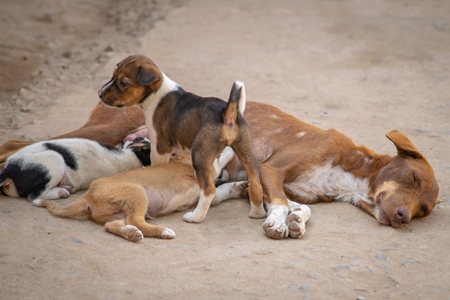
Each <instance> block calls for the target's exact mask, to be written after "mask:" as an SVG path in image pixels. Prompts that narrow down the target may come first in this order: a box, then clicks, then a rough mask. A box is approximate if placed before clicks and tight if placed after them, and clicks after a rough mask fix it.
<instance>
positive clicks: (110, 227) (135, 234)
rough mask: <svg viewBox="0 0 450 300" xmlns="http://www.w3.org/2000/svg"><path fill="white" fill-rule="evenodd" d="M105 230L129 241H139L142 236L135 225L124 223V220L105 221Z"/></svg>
mask: <svg viewBox="0 0 450 300" xmlns="http://www.w3.org/2000/svg"><path fill="white" fill-rule="evenodd" d="M105 230H106V231H108V232H110V233H112V234H115V235H118V236H120V237H123V238H124V239H126V240H129V241H131V242H139V241H140V240H142V239H143V238H144V235H143V234H142V231H140V230H139V229H138V228H137V227H136V226H133V225H126V224H125V221H124V220H114V221H111V222H107V223H106V224H105Z"/></svg>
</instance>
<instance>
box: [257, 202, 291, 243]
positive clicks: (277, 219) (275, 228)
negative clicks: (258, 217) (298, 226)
mask: <svg viewBox="0 0 450 300" xmlns="http://www.w3.org/2000/svg"><path fill="white" fill-rule="evenodd" d="M288 211H289V209H288V207H287V206H284V205H271V206H269V213H268V216H267V218H266V220H265V221H264V223H263V229H264V231H265V232H266V235H267V236H268V237H270V238H272V239H284V238H287V237H288V236H289V229H288V226H287V225H286V217H287V214H288Z"/></svg>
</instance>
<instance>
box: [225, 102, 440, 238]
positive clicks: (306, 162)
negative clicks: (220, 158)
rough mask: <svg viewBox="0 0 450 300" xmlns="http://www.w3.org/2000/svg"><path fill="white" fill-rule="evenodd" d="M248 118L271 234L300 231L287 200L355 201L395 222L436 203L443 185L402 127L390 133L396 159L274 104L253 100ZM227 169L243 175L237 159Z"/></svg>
mask: <svg viewBox="0 0 450 300" xmlns="http://www.w3.org/2000/svg"><path fill="white" fill-rule="evenodd" d="M246 120H247V123H248V125H249V127H250V130H251V133H252V137H253V144H254V147H255V149H256V152H257V156H258V160H259V162H260V163H261V165H260V176H261V177H260V178H261V184H262V187H263V191H264V202H265V204H266V206H267V210H268V212H267V213H268V216H267V219H266V221H265V222H264V224H263V228H264V230H265V231H266V234H267V235H268V236H269V237H272V238H277V239H278V238H286V237H288V236H291V237H293V238H298V237H300V236H301V235H302V230H299V229H298V227H299V226H298V224H299V223H300V224H301V221H300V222H299V220H298V219H297V215H292V212H291V211H289V208H288V204H287V202H286V199H290V200H292V201H295V202H299V203H304V204H309V203H315V202H329V201H341V202H349V203H352V204H353V205H355V206H357V207H360V208H361V209H363V210H364V211H366V212H368V213H369V214H371V215H372V216H374V217H375V218H376V219H377V220H378V222H380V223H381V224H385V225H391V226H392V227H394V228H396V227H399V226H401V225H403V224H406V223H409V222H410V220H411V219H412V218H414V217H423V216H427V215H428V214H430V213H431V211H432V209H433V207H434V206H435V205H436V203H437V197H438V193H439V187H438V184H437V181H436V178H435V175H434V171H433V169H432V167H431V165H430V164H429V163H428V161H427V160H426V159H425V157H424V156H423V155H422V154H421V153H420V152H419V151H418V150H417V149H416V147H415V146H414V145H413V144H412V143H411V141H410V140H409V139H408V138H407V137H406V136H405V135H403V134H402V133H400V132H399V131H397V130H394V131H391V132H389V133H388V134H387V135H386V136H387V138H388V139H390V140H391V141H392V142H393V143H394V145H395V147H396V148H397V155H396V156H394V157H391V156H389V155H380V154H377V153H375V152H374V151H372V150H370V149H368V148H366V147H364V146H359V147H358V146H356V145H355V144H354V143H353V142H352V141H351V140H350V139H349V138H348V137H346V136H345V135H343V134H342V133H340V132H338V131H337V130H335V129H330V130H322V129H320V128H317V127H315V126H313V125H310V124H306V123H304V122H302V121H300V120H298V119H296V118H294V117H292V116H290V115H288V114H286V113H284V112H282V111H281V110H279V109H277V108H275V107H273V106H270V105H266V104H261V103H254V102H248V103H247V109H246ZM261 120H264V122H262V121H261ZM280 133H282V134H280ZM227 170H228V172H229V174H230V179H229V180H231V181H232V180H244V179H245V172H243V169H242V167H240V166H239V162H238V161H237V160H234V161H232V162H230V164H228V166H227Z"/></svg>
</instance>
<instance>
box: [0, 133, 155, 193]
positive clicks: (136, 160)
mask: <svg viewBox="0 0 450 300" xmlns="http://www.w3.org/2000/svg"><path fill="white" fill-rule="evenodd" d="M149 164H150V143H149V142H148V140H144V139H137V140H136V142H135V143H131V144H130V145H129V149H125V150H122V149H119V148H116V147H112V146H107V145H104V144H101V143H99V142H95V141H91V140H86V139H76V138H73V139H59V140H52V141H44V142H39V143H35V144H32V145H29V146H27V147H25V148H22V149H21V150H19V151H18V152H16V153H15V154H13V155H12V156H10V157H9V158H8V159H7V161H6V164H5V168H4V170H3V171H2V172H1V174H0V187H1V188H2V191H3V193H4V194H5V195H7V196H10V197H16V198H17V197H27V198H28V200H34V199H37V198H40V199H59V198H67V197H68V196H69V195H70V194H73V193H75V192H76V191H78V190H80V189H86V188H88V187H89V184H90V183H91V182H92V181H93V180H94V179H97V178H100V177H105V176H111V175H114V174H117V173H120V172H123V171H127V170H131V169H135V168H139V167H142V166H146V165H149Z"/></svg>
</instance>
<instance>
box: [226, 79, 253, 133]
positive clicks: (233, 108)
mask: <svg viewBox="0 0 450 300" xmlns="http://www.w3.org/2000/svg"><path fill="white" fill-rule="evenodd" d="M246 101H247V100H246V98H245V87H244V83H243V82H241V81H235V82H234V83H233V86H232V87H231V92H230V98H229V99H228V104H227V107H226V109H225V112H224V118H223V120H224V123H225V125H228V126H229V127H234V125H235V123H236V119H237V116H238V112H240V113H241V115H244V111H245V104H246Z"/></svg>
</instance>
